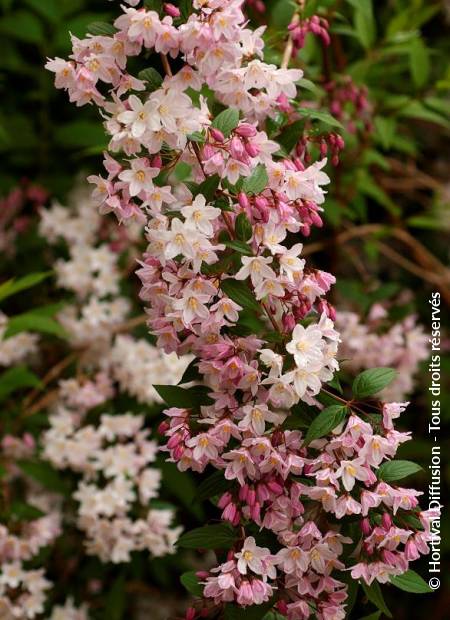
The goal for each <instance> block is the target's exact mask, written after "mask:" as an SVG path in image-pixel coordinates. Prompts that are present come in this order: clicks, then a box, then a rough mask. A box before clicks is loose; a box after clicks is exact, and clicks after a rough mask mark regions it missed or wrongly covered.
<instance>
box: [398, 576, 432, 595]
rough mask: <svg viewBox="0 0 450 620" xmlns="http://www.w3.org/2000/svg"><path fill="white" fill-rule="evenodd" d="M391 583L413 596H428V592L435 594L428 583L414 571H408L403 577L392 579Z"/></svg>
mask: <svg viewBox="0 0 450 620" xmlns="http://www.w3.org/2000/svg"><path fill="white" fill-rule="evenodd" d="M391 583H392V584H394V586H396V587H397V588H400V590H404V591H405V592H411V594H428V592H433V590H432V589H431V588H430V586H429V585H428V584H427V582H426V581H425V580H424V579H422V577H421V576H420V575H418V574H417V573H416V572H415V571H413V570H407V571H406V573H403V575H396V576H394V577H391Z"/></svg>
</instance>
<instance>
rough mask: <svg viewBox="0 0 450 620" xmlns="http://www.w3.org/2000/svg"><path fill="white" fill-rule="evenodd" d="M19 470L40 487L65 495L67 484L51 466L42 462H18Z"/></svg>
mask: <svg viewBox="0 0 450 620" xmlns="http://www.w3.org/2000/svg"><path fill="white" fill-rule="evenodd" d="M18 465H19V467H20V469H21V470H22V471H23V472H24V473H25V474H26V475H27V476H30V478H33V479H34V480H37V482H39V483H40V484H42V486H44V487H45V488H46V489H49V490H50V491H55V492H57V493H67V484H66V482H65V480H63V479H62V478H61V476H60V474H59V473H58V472H57V471H56V470H54V469H53V467H52V466H51V465H49V464H48V463H45V462H44V461H19V462H18Z"/></svg>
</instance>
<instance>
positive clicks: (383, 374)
mask: <svg viewBox="0 0 450 620" xmlns="http://www.w3.org/2000/svg"><path fill="white" fill-rule="evenodd" d="M396 375H397V371H396V370H394V369H393V368H370V369H369V370H364V371H363V372H362V373H361V374H359V375H358V376H357V377H356V379H355V380H354V381H353V387H352V389H353V394H354V395H355V396H356V397H357V398H366V397H367V396H372V394H376V393H377V392H381V390H383V389H384V388H385V387H386V386H388V385H389V384H390V383H391V382H392V381H393V380H394V379H395V377H396Z"/></svg>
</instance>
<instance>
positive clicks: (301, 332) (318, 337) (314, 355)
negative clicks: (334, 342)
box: [286, 325, 324, 368]
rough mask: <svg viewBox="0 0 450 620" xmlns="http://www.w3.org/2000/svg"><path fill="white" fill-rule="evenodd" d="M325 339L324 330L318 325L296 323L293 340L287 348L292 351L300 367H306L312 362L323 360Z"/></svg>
mask: <svg viewBox="0 0 450 620" xmlns="http://www.w3.org/2000/svg"><path fill="white" fill-rule="evenodd" d="M323 344H324V341H323V339H322V332H321V331H320V330H319V329H318V328H317V326H316V325H308V327H306V328H305V327H303V325H296V326H295V328H294V331H293V332H292V340H291V341H290V342H289V343H288V344H287V345H286V350H287V351H288V352H289V353H292V355H293V356H294V359H295V363H296V364H297V366H298V367H299V368H306V367H307V366H308V365H309V364H310V363H317V362H321V361H322V360H323V353H322V347H323Z"/></svg>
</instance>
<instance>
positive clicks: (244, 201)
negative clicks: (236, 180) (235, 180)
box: [238, 192, 250, 210]
mask: <svg viewBox="0 0 450 620" xmlns="http://www.w3.org/2000/svg"><path fill="white" fill-rule="evenodd" d="M238 202H239V205H240V206H241V207H242V208H243V209H246V210H247V209H248V208H249V207H250V200H249V199H248V196H247V194H245V193H244V192H239V194H238Z"/></svg>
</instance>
